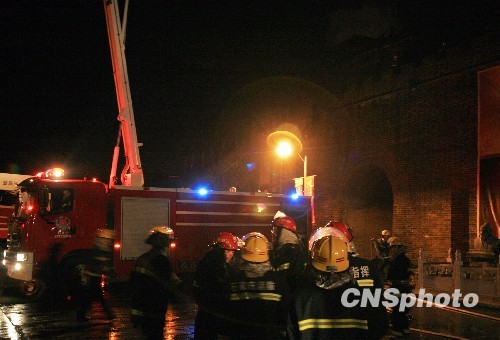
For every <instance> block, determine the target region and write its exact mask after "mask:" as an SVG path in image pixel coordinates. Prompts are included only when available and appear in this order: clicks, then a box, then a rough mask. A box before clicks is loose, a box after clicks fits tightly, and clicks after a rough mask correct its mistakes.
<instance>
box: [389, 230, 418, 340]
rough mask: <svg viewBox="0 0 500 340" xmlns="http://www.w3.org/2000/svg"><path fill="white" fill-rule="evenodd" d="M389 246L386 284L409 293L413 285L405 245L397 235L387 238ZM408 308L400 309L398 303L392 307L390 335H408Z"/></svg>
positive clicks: (410, 265)
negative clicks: (389, 260) (389, 258)
mask: <svg viewBox="0 0 500 340" xmlns="http://www.w3.org/2000/svg"><path fill="white" fill-rule="evenodd" d="M388 242H389V244H390V247H391V252H390V255H391V262H390V266H389V270H388V273H387V284H388V285H389V286H390V287H391V288H395V289H397V290H398V291H399V293H401V294H403V293H411V291H412V289H413V286H412V285H411V284H410V278H411V275H412V273H413V272H412V269H411V268H412V264H411V261H410V259H409V258H408V257H407V256H406V255H405V252H406V246H405V245H404V244H403V243H402V242H401V241H400V240H399V238H397V237H391V238H390V239H389V241H388ZM409 312H410V308H409V307H406V308H405V309H404V310H402V311H400V308H399V304H398V305H397V306H395V307H393V308H392V313H391V324H392V335H393V336H396V337H403V336H409V335H410V319H409Z"/></svg>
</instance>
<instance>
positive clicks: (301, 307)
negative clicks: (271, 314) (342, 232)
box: [287, 230, 388, 340]
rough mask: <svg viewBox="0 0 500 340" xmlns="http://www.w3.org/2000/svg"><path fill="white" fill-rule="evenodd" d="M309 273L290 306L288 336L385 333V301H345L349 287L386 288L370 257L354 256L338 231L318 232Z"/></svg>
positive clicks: (318, 339) (372, 336)
mask: <svg viewBox="0 0 500 340" xmlns="http://www.w3.org/2000/svg"><path fill="white" fill-rule="evenodd" d="M320 232H321V233H322V232H323V230H322V231H320ZM312 237H315V235H313V236H312ZM307 273H308V280H307V281H306V282H305V283H304V285H303V286H302V287H301V288H300V289H299V290H298V291H297V293H296V295H295V297H294V300H293V302H292V308H291V309H290V311H289V315H288V320H287V338H288V339H314V340H322V339H325V340H327V339H328V340H329V339H380V338H382V337H383V336H384V335H385V334H386V332H387V329H388V320H387V313H386V310H385V307H384V306H383V305H382V304H381V303H380V304H379V305H378V306H371V304H367V306H365V307H362V306H361V304H357V305H355V306H354V307H351V306H345V305H344V303H343V294H344V292H346V290H347V289H351V288H352V289H358V290H360V294H362V291H363V290H365V289H369V290H370V291H372V292H374V290H375V289H381V288H382V284H381V282H380V281H379V280H378V275H377V274H376V273H375V272H374V268H372V267H371V264H370V261H369V260H367V259H363V258H360V257H352V256H349V254H348V246H347V243H346V242H345V241H344V240H343V239H341V238H339V237H337V236H335V234H334V233H332V234H331V235H321V237H316V240H315V241H314V242H313V244H312V247H311V249H310V257H309V263H308V266H307Z"/></svg>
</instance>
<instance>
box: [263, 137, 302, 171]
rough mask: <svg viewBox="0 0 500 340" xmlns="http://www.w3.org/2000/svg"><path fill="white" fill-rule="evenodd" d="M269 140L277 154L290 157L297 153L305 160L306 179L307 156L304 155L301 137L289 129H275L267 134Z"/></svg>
mask: <svg viewBox="0 0 500 340" xmlns="http://www.w3.org/2000/svg"><path fill="white" fill-rule="evenodd" d="M267 142H268V144H269V145H271V146H275V151H276V154H277V155H278V156H279V157H280V158H288V157H290V156H291V155H292V154H294V153H295V154H297V156H299V158H300V159H301V160H302V162H304V179H305V178H306V177H307V156H306V155H304V157H302V156H301V155H300V153H301V152H302V143H301V141H300V139H299V138H298V137H297V136H295V135H294V134H293V133H291V132H289V131H275V132H273V133H271V134H270V135H269V136H267Z"/></svg>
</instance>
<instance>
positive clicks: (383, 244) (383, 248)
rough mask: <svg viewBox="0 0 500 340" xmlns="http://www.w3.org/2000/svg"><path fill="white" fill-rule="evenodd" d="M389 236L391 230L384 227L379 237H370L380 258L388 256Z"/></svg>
mask: <svg viewBox="0 0 500 340" xmlns="http://www.w3.org/2000/svg"><path fill="white" fill-rule="evenodd" d="M389 237H391V232H390V231H389V230H388V229H384V230H382V232H381V233H380V237H379V238H377V239H372V242H374V246H375V250H376V252H377V256H378V257H379V258H381V259H385V258H388V257H389V247H390V246H389V242H388V240H389Z"/></svg>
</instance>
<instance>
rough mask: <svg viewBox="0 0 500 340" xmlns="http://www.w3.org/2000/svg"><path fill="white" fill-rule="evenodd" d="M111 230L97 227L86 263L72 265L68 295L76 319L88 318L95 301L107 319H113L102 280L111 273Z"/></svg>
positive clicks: (112, 236)
mask: <svg viewBox="0 0 500 340" xmlns="http://www.w3.org/2000/svg"><path fill="white" fill-rule="evenodd" d="M113 239H114V234H113V230H108V229H98V230H97V231H96V237H95V239H94V245H93V247H92V249H91V251H90V254H89V255H90V256H89V257H88V258H87V260H88V262H87V263H86V264H79V265H77V266H76V267H74V269H75V270H73V271H72V272H71V273H72V277H71V280H70V287H71V292H70V296H71V299H72V302H73V304H74V305H75V307H76V319H77V320H78V321H87V320H90V317H89V316H88V315H87V314H88V313H89V311H90V308H91V306H92V302H94V301H96V302H99V304H100V305H101V307H102V311H103V312H104V314H105V315H106V317H107V318H108V319H114V318H115V314H114V313H113V311H112V309H111V308H110V306H109V303H108V301H107V299H106V298H105V296H104V295H105V292H104V291H103V284H102V283H103V280H104V279H105V277H106V276H108V277H109V276H112V275H113Z"/></svg>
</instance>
